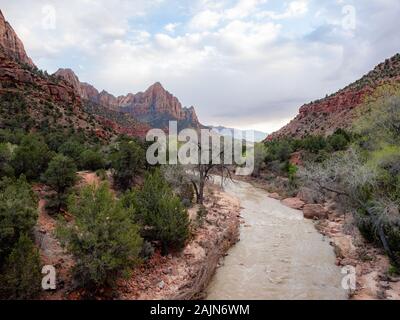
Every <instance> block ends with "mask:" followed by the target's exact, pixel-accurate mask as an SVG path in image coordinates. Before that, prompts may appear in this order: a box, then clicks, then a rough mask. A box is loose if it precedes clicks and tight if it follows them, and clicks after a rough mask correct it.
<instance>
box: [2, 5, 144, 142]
mask: <svg viewBox="0 0 400 320" xmlns="http://www.w3.org/2000/svg"><path fill="white" fill-rule="evenodd" d="M75 80H76V79H74V78H70V79H67V80H64V79H62V78H60V77H57V76H54V75H48V74H47V73H46V72H43V71H41V70H39V69H38V68H37V67H36V66H35V65H34V63H33V62H32V60H31V59H30V58H29V57H28V55H27V54H26V52H25V49H24V46H23V44H22V42H21V40H20V39H19V38H18V36H17V34H16V33H15V32H14V30H13V29H12V27H11V26H10V24H9V23H8V22H6V21H5V18H4V16H3V14H2V13H1V11H0V128H3V129H7V128H8V129H12V130H14V129H16V128H18V129H25V130H28V131H48V130H49V129H57V130H73V131H82V132H85V133H87V134H88V135H90V136H91V137H95V136H97V137H98V138H100V139H103V140H108V139H110V138H112V137H114V136H116V135H119V134H128V135H131V136H140V137H143V136H144V135H145V134H146V133H147V131H148V130H149V129H150V127H149V126H148V125H146V124H142V123H139V122H138V121H136V120H135V119H134V118H133V117H131V116H129V115H127V114H124V113H122V112H118V111H115V110H111V109H108V108H105V107H103V106H101V105H95V104H93V103H91V102H90V101H89V100H85V99H82V92H81V91H79V90H78V89H79V88H78V87H77V83H76V81H75ZM85 92H88V94H89V93H90V90H89V89H88V88H86V89H85Z"/></svg>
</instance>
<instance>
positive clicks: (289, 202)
mask: <svg viewBox="0 0 400 320" xmlns="http://www.w3.org/2000/svg"><path fill="white" fill-rule="evenodd" d="M282 204H283V205H285V206H287V207H289V208H292V209H296V210H301V209H303V208H304V205H305V203H304V201H302V200H301V199H299V198H287V199H285V200H282Z"/></svg>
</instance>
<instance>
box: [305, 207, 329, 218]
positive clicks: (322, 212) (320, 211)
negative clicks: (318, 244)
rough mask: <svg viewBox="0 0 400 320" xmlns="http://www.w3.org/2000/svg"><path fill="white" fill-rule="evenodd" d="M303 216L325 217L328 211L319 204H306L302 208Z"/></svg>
mask: <svg viewBox="0 0 400 320" xmlns="http://www.w3.org/2000/svg"><path fill="white" fill-rule="evenodd" d="M303 213H304V218H306V219H318V220H321V219H326V218H328V212H327V211H326V209H325V208H324V207H323V206H322V205H320V204H306V205H305V206H304V208H303Z"/></svg>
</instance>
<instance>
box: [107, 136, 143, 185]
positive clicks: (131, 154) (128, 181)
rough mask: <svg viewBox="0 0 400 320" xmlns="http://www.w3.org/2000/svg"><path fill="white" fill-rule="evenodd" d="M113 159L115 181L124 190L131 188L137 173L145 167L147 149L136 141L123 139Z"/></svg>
mask: <svg viewBox="0 0 400 320" xmlns="http://www.w3.org/2000/svg"><path fill="white" fill-rule="evenodd" d="M111 159H112V164H111V166H112V169H113V176H114V180H115V183H116V184H117V186H119V187H120V188H121V189H123V190H127V189H129V188H130V187H131V186H132V182H133V179H134V176H135V174H137V173H138V172H139V171H140V170H141V169H143V167H144V163H145V151H144V150H143V149H142V147H141V146H140V145H139V144H138V143H137V142H135V141H122V142H120V143H119V146H118V149H117V150H116V151H115V152H114V153H113V154H112V156H111Z"/></svg>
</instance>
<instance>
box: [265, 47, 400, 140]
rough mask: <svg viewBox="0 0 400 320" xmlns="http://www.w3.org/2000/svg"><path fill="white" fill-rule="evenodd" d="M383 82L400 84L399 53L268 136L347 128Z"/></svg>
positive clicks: (300, 112) (304, 134)
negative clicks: (363, 104) (359, 109)
mask: <svg viewBox="0 0 400 320" xmlns="http://www.w3.org/2000/svg"><path fill="white" fill-rule="evenodd" d="M384 84H392V85H393V84H395V85H400V54H396V55H395V56H393V57H392V58H390V59H387V60H386V61H385V62H383V63H381V64H379V65H378V66H377V67H375V68H374V69H373V70H372V71H371V72H369V73H368V74H366V75H365V76H363V77H362V78H361V79H360V80H358V81H356V82H354V83H352V84H350V85H349V86H347V87H345V88H344V89H342V90H340V91H338V92H336V93H335V94H332V95H330V96H327V97H326V98H324V99H321V100H317V101H314V102H311V103H309V104H306V105H304V106H302V107H301V108H300V111H299V114H298V115H297V116H296V118H295V119H293V120H292V121H291V122H290V123H289V124H288V125H286V126H285V127H283V128H282V129H280V130H279V131H277V132H275V133H273V134H271V135H270V136H269V137H268V139H269V140H273V139H279V138H283V137H295V138H301V137H304V136H306V135H317V134H321V135H329V134H332V133H333V132H334V131H335V130H337V129H339V128H342V129H347V128H349V127H350V126H351V125H352V123H353V122H354V120H355V119H356V116H357V113H356V110H357V108H358V107H359V106H361V105H362V103H363V102H364V101H365V98H366V97H368V96H370V95H371V94H372V93H373V92H374V91H375V90H376V89H377V88H378V87H379V86H381V85H384Z"/></svg>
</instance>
